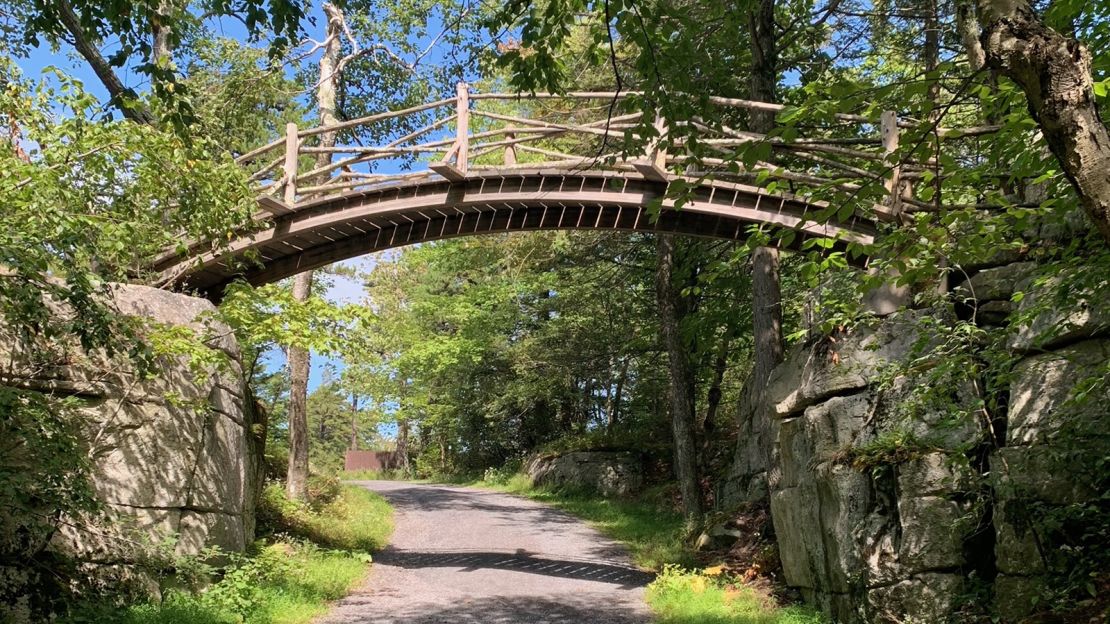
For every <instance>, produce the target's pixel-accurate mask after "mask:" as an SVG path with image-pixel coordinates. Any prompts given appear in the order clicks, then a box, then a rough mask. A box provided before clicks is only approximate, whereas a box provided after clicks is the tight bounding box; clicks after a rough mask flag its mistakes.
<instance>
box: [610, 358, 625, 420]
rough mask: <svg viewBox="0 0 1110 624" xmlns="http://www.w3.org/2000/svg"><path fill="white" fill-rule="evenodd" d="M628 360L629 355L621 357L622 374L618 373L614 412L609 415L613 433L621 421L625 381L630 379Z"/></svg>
mask: <svg viewBox="0 0 1110 624" xmlns="http://www.w3.org/2000/svg"><path fill="white" fill-rule="evenodd" d="M628 362H629V358H627V357H625V358H622V359H621V371H620V374H619V375H617V390H616V392H615V393H614V394H615V396H614V397H613V412H612V414H610V416H609V432H610V433H612V431H613V429H614V428H615V427H616V426H617V423H618V422H619V421H620V414H621V400H622V399H623V396H624V383H625V381H627V380H628Z"/></svg>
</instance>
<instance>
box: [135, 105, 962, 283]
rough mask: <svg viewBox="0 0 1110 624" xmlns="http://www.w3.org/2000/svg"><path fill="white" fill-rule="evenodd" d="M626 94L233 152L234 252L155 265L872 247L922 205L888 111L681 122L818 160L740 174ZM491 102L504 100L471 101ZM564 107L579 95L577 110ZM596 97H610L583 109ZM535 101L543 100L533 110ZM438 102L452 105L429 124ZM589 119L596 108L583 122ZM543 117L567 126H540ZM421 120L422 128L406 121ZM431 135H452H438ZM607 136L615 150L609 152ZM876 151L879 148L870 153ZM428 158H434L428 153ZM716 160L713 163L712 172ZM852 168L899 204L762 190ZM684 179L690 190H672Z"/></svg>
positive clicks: (260, 277)
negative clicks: (780, 131) (451, 241)
mask: <svg viewBox="0 0 1110 624" xmlns="http://www.w3.org/2000/svg"><path fill="white" fill-rule="evenodd" d="M620 97H621V95H618V94H612V93H571V94H565V95H560V96H551V95H539V96H529V97H525V98H521V97H520V96H516V95H504V94H471V93H470V92H469V90H468V88H467V87H466V85H460V86H459V89H458V93H457V96H456V97H455V98H451V99H445V100H440V101H437V102H432V103H429V104H424V105H421V106H415V107H412V108H409V109H405V110H401V111H395V112H389V113H383V114H380V115H374V116H371V117H366V118H362V119H355V120H351V121H346V122H343V123H340V124H336V125H332V126H327V127H320V128H312V129H308V130H298V129H297V128H296V126H293V125H291V126H290V127H289V128H288V129H287V132H286V136H285V137H284V138H282V139H279V140H277V141H274V142H273V143H270V144H269V145H266V146H263V147H261V148H259V149H256V150H253V151H252V152H250V153H248V154H244V155H242V156H240V157H239V158H238V159H237V160H238V162H239V163H241V164H242V165H243V166H245V167H248V168H249V171H251V172H252V173H251V180H252V181H253V182H257V183H259V186H258V187H257V190H258V192H259V193H260V195H259V207H260V209H261V210H260V212H259V213H258V215H257V219H256V222H255V223H254V224H253V225H252V226H250V227H248V228H245V229H244V231H242V232H241V233H240V234H239V235H237V236H235V237H233V238H232V240H231V241H230V242H229V243H227V244H226V245H224V246H221V247H218V248H212V246H211V245H207V246H206V245H204V244H203V243H200V242H197V243H194V244H192V245H190V246H189V247H188V250H187V251H186V252H185V253H178V252H172V253H169V252H168V253H167V254H165V255H164V256H162V257H161V258H158V259H157V260H156V261H155V262H154V263H153V266H152V267H151V268H152V269H153V270H154V271H155V272H156V273H157V274H158V275H159V276H160V277H159V280H158V281H159V283H161V284H163V285H174V286H179V287H184V288H188V289H193V290H199V291H201V292H203V293H205V294H206V295H207V296H209V297H212V298H219V297H220V296H221V295H222V292H223V288H224V286H226V285H227V284H228V283H229V282H231V281H232V280H235V279H246V280H247V281H249V282H251V283H254V284H262V283H267V282H272V281H275V280H278V279H281V278H284V277H288V276H291V275H294V274H296V273H299V272H301V271H305V270H309V269H314V268H317V267H320V266H324V265H327V264H330V263H333V262H336V261H340V260H344V259H347V258H352V257H355V256H359V255H363V254H366V253H370V252H374V251H380V250H384V249H389V248H393V247H399V246H403V245H409V244H413V243H420V242H427V241H433V240H439V239H444V238H451V237H456V236H466V235H474V234H481V233H489V232H512V231H528V230H552V229H608V230H623V231H633V232H674V233H680V234H687V235H693V236H703V237H712V238H720V239H728V240H743V239H745V238H747V236H748V235H749V229H750V227H751V226H753V225H757V226H759V225H767V226H773V227H775V228H777V229H778V230H779V231H780V232H787V233H789V234H788V235H787V236H785V237H783V238H782V239H781V240H782V241H783V243H784V244H785V245H787V246H799V245H803V244H804V242H805V241H806V240H809V239H812V238H821V239H828V240H830V241H831V244H829V245H826V247H830V248H841V249H843V248H845V247H847V246H849V245H852V244H860V245H863V246H866V245H869V244H870V243H871V242H872V241H873V239H874V237H875V236H876V234H877V233H878V231H879V222H880V221H884V220H885V221H893V220H896V219H898V218H899V213H900V212H902V210H903V209H905V207H907V206H908V207H909V209H910V210H912V209H913V208H914V206H913V204H912V202H913V201H914V200H913V199H912V195H910V194H909V193H907V192H906V187H907V186H908V184H909V182H908V180H911V179H913V177H914V175H915V172H914V171H913V170H912V165H911V166H910V167H906V166H905V163H895V164H893V165H892V164H891V163H890V160H891V159H890V158H889V155H890V154H893V153H894V152H895V150H896V149H897V136H898V128H899V126H900V125H903V126H904V125H906V124H905V123H901V124H900V122H899V121H898V119H897V118H896V117H894V116H893V115H884V116H883V119H882V123H881V124H875V125H874V127H880V126H881V130H882V135H881V136H879V137H856V138H850V139H847V140H846V139H844V138H839V139H812V140H810V139H802V140H794V141H792V142H789V143H788V142H783V141H781V140H777V139H773V138H768V137H764V136H761V135H754V134H751V133H747V132H741V131H737V130H733V129H731V128H728V127H727V126H722V125H720V124H718V125H717V126H715V127H710V126H707V125H703V124H701V123H700V122H699V121H698V120H693V121H690V122H687V129H691V128H693V129H695V130H698V131H699V132H700V134H699V135H698V141H699V142H700V143H702V144H706V145H709V146H711V147H712V148H714V149H717V150H718V151H720V152H721V153H722V156H728V155H729V154H730V153H732V154H734V153H735V150H736V149H737V148H739V147H741V146H743V145H745V144H750V143H753V142H767V143H771V144H772V146H773V148H774V153H775V154H780V153H781V154H784V155H785V156H786V157H787V159H789V160H790V161H791V162H793V163H798V162H802V163H809V164H810V166H809V167H807V168H806V169H807V170H804V171H798V170H797V168H794V169H785V168H784V167H783V166H781V165H779V164H774V163H770V162H757V163H756V164H755V166H750V167H748V168H747V169H746V170H744V171H740V172H736V171H735V167H734V166H733V167H731V168H730V169H725V168H724V166H725V165H728V164H729V163H730V162H734V161H735V160H736V159H735V158H733V159H732V160H731V161H730V160H729V159H727V158H720V159H715V158H705V157H701V158H698V159H697V161H696V163H694V162H693V161H692V160H691V159H688V158H685V157H675V156H671V155H668V153H667V150H666V149H665V148H664V147H662V146H664V145H669V146H670V149H671V150H675V151H677V150H676V148H679V149H681V147H682V142H683V141H684V140H688V139H683V138H677V139H669V138H668V137H669V136H670V135H671V129H669V128H668V127H667V125H665V124H663V123H662V122H660V121H658V120H651V123H647V124H645V123H643V122H642V115H641V114H640V113H637V112H631V113H620V114H613V112H612V107H611V106H609V105H608V104H611V103H612V102H614V101H619V98H620ZM483 100H485V101H488V102H490V103H491V104H493V105H494V106H495V107H497V108H495V110H492V111H489V110H483V109H482V108H481V107H479V106H476V104H478V103H481V102H482V101H483ZM567 102H571V103H573V104H572V105H571V106H570V107H569V108H567V104H566V103H567ZM590 102H593V103H595V104H597V103H598V102H602V103H606V105H597V106H593V107H590V106H587V105H585V103H590ZM537 103H540V104H543V105H546V107H547V109H548V110H546V111H544V113H543V114H542V115H541V114H536V113H537V112H538V111H537V109H538V108H540V106H538V105H537ZM715 103H716V104H718V105H720V106H722V107H725V108H727V107H732V108H742V109H764V110H766V109H781V107H780V106H778V105H773V104H765V103H760V102H750V101H745V100H733V99H727V98H716V101H715ZM560 104H561V105H562V106H563V110H561V111H560V110H556V111H554V113H553V111H552V110H551V108H553V107H554V108H558V107H559V105H560ZM509 107H515V108H513V109H512V112H514V113H515V114H508V113H506V112H504V111H505V110H506V109H507V108H509ZM521 108H524V109H526V110H525V111H524V112H521ZM442 109H448V111H449V112H450V111H451V109H454V110H453V112H451V114H448V115H447V116H445V117H440V118H435V117H436V111H439V110H442ZM618 112H619V111H618ZM591 113H592V114H593V115H595V116H597V115H602V116H601V118H600V119H593V120H592V121H582V120H581V117H582V116H583V115H589V114H591ZM541 116H546V117H548V118H550V117H552V116H555V117H557V118H558V119H559V121H556V122H553V121H545V120H540V119H539V118H540V117H541ZM472 117H473V118H474V120H473V121H472V120H471V118H472ZM841 117H843V118H844V119H843V121H846V122H849V123H856V124H859V125H860V126H861V127H862V128H864V129H865V130H866V129H869V128H871V127H872V124H870V122H868V121H867V120H866V119H863V118H856V117H854V116H850V115H842V116H841ZM429 119H430V120H431V121H430V122H429ZM382 123H390V124H393V125H392V126H391V129H392V131H393V133H394V134H398V133H403V132H406V131H407V133H406V134H403V136H400V137H399V138H396V139H394V140H393V141H391V142H389V143H388V144H386V145H383V146H380V147H365V146H361V145H360V146H337V145H336V144H335V143H336V141H335V137H336V136H348V135H350V136H355V137H358V136H359V135H358V134H357V133H358V132H359V131H360V130H366V129H373V128H375V127H376V126H375V124H382ZM406 124H407V125H406ZM417 124H424V125H423V126H422V127H419V128H416V129H412V130H408V129H409V128H412V127H413V126H414V125H417ZM452 125H453V126H454V129H453V132H452V131H451V126H452ZM398 128H399V129H398ZM646 129H651V130H646ZM344 133H346V134H344ZM436 133H439V134H443V133H450V136H447V137H446V138H436V137H435V134H436ZM638 133H640V134H638ZM379 134H380V132H379ZM961 136H962V135H961ZM429 137H431V138H429ZM417 141H422V142H417ZM630 142H632V143H635V142H638V143H637V144H638V145H639V146H640V147H641V150H640V153H642V154H643V156H641V157H638V158H630V157H628V156H627V153H628V152H629V150H628V149H627V146H628V145H629V143H630ZM610 145H616V146H618V147H620V148H621V149H618V150H615V151H614V150H610V151H608V152H607V151H606V148H607V147H608V146H610ZM848 145H850V146H851V147H847V146H848ZM869 146H871V147H873V148H874V149H873V150H872V151H868V150H867V147H869ZM571 150H574V151H573V153H571ZM275 153H276V154H277V156H276V158H275V157H274V156H273V155H274V154H275ZM583 153H588V154H590V155H588V156H583V155H581V154H583ZM575 154H578V155H575ZM336 155H346V156H345V157H342V158H339V159H336V158H335V156H336ZM428 155H431V156H432V158H436V160H420V158H421V157H424V158H425V159H427V157H428ZM437 157H438V158H437ZM268 159H270V160H268ZM402 160H403V161H404V162H403V163H402V164H403V165H405V166H407V167H409V168H410V169H413V168H415V169H417V170H415V171H412V170H410V171H404V172H401V173H381V172H380V171H375V170H374V169H373V167H374V166H375V165H378V166H380V165H382V164H386V165H392V166H393V168H397V163H398V161H402ZM523 160H528V162H520V161H523ZM306 163H312V164H313V165H314V166H312V167H308V166H307V164H306ZM715 166H716V167H718V169H719V170H716V171H714V170H712V169H713V167H715ZM695 167H700V169H695ZM868 167H869V168H868ZM420 169H423V170H420ZM676 171H682V172H683V174H682V175H678V174H676V173H674V172H676ZM829 172H833V173H835V174H836V177H835V179H834V178H832V177H829ZM918 173H919V171H918ZM846 174H850V175H846ZM846 178H854V179H858V180H862V183H863V184H867V183H877V184H883V185H885V187H886V189H887V191H888V193H889V197H890V201H888V202H886V203H885V204H883V205H877V206H868V207H867V209H866V210H853V211H851V213H850V214H848V215H843V214H841V215H836V214H835V213H837V212H841V213H843V211H838V210H835V209H832V210H830V207H829V206H828V205H826V204H824V203H822V202H818V201H812V200H807V199H806V198H805V197H804V196H802V195H800V194H794V193H789V192H784V191H782V190H779V189H777V188H767V182H768V181H776V182H778V183H790V184H798V185H802V186H803V187H806V186H808V187H810V188H812V187H813V186H835V187H836V188H837V189H839V190H842V191H845V192H852V191H853V189H859V188H861V187H862V184H860V183H857V182H852V181H846ZM753 182H755V183H762V184H763V186H759V185H756V184H753ZM676 187H681V192H679V193H677V194H676V193H675V192H674V191H675V190H676ZM669 191H670V192H669ZM279 192H280V196H279V195H278V193H279ZM676 195H677V196H678V197H680V198H681V199H678V200H676V199H675V197H676ZM838 216H839V218H838ZM857 261H862V258H857Z"/></svg>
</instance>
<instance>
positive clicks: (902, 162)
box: [236, 83, 997, 222]
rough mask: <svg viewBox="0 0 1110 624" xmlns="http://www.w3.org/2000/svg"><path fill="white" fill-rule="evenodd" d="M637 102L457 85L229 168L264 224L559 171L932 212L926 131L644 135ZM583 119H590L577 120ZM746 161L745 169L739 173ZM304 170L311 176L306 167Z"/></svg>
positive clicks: (623, 96)
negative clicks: (322, 208) (344, 203)
mask: <svg viewBox="0 0 1110 624" xmlns="http://www.w3.org/2000/svg"><path fill="white" fill-rule="evenodd" d="M640 95H642V94H641V93H638V92H621V93H610V92H571V93H565V94H548V93H540V94H532V95H520V94H508V93H472V92H471V90H470V87H469V86H468V85H467V84H465V83H459V84H458V86H457V89H456V94H455V97H454V98H450V99H442V100H437V101H434V102H429V103H426V104H420V105H416V106H411V107H408V108H405V109H402V110H396V111H389V112H384V113H379V114H375V115H370V116H366V117H361V118H358V119H352V120H349V121H344V122H342V123H338V124H332V125H330V126H322V127H317V128H308V129H298V128H297V126H296V124H289V125H288V126H287V128H286V133H285V136H284V137H282V138H280V139H277V140H275V141H273V142H271V143H268V144H266V145H264V146H262V147H259V148H257V149H254V150H251V151H250V152H247V153H246V154H243V155H242V156H240V157H238V158H237V159H236V162H237V163H239V164H240V165H242V166H244V167H246V168H247V169H248V171H249V172H250V175H249V180H250V182H251V183H254V184H255V185H256V186H255V187H254V188H255V190H256V191H257V192H258V193H259V194H260V200H259V205H260V206H261V207H262V208H263V210H264V211H265V212H268V213H270V214H271V215H278V214H286V213H288V212H290V211H293V210H296V209H297V205H298V203H299V202H303V201H304V200H306V199H308V198H312V199H313V200H316V199H319V198H320V197H326V196H327V195H329V194H338V193H351V192H358V191H363V190H370V189H373V188H376V187H380V186H382V185H387V184H391V183H396V182H399V181H407V180H411V179H413V178H424V177H430V178H431V177H440V178H444V179H447V180H450V181H460V180H464V179H466V176H467V174H468V172H471V171H488V170H489V169H506V170H512V169H520V168H526V167H528V168H535V167H547V168H554V167H561V168H567V169H583V168H589V169H608V170H618V171H627V172H629V174H630V175H639V176H642V177H644V178H647V179H651V180H658V181H667V180H669V179H671V178H673V177H677V176H679V175H682V176H686V177H695V178H700V177H709V178H714V179H723V180H740V181H744V182H747V183H752V182H755V183H757V184H760V183H765V182H767V181H781V182H782V183H785V184H787V185H789V186H791V190H792V191H794V192H796V193H797V192H799V189H798V188H796V187H797V186H802V187H822V188H825V189H832V190H834V191H838V192H843V193H849V194H853V195H856V194H858V193H860V192H861V191H862V190H863V189H865V188H867V187H869V186H870V185H881V188H882V189H885V190H884V191H883V194H885V197H886V199H885V200H883V201H882V202H881V203H880V204H879V205H878V206H875V207H874V208H873V210H874V213H875V214H874V216H877V217H878V218H880V219H883V220H888V221H895V222H897V221H900V220H903V219H904V218H905V213H906V212H908V211H916V210H923V209H927V208H928V207H929V206H930V205H931V204H930V203H928V202H924V201H922V200H920V199H916V198H914V196H913V188H912V182H913V180H919V179H921V178H923V177H925V176H926V175H928V176H930V177H932V176H939V175H942V172H941V171H940V166H939V164H938V163H937V158H936V157H935V156H933V157H930V158H927V159H926V160H925V161H923V162H922V161H914V160H910V159H909V158H907V157H906V156H905V155H902V153H901V152H902V151H901V150H900V148H901V147H903V144H902V141H901V139H902V135H903V133H904V132H905V131H906V130H911V131H915V130H920V129H922V128H925V124H923V123H919V122H914V121H909V120H905V119H901V118H899V116H898V115H897V114H896V113H895V112H893V111H887V112H884V113H882V115H881V116H880V118H879V119H878V120H875V119H871V118H868V117H866V116H863V115H855V114H846V113H837V114H834V115H832V116H831V118H832V119H833V120H835V122H837V124H838V125H835V126H828V127H824V128H819V129H812V128H811V129H808V130H807V133H813V134H817V135H818V136H791V137H790V138H789V139H786V138H784V136H785V135H781V136H776V135H774V134H772V135H770V136H768V135H763V134H758V133H754V132H748V131H743V130H737V129H734V128H731V127H729V126H727V125H724V124H721V123H719V122H718V123H714V122H708V121H706V120H704V119H701V118H694V119H688V120H674V119H663V118H662V117H661V116H659V115H656V116H655V118H654V119H652V120H651V123H650V124H649V123H646V122H645V120H644V119H643V114H642V113H641V112H639V111H628V110H627V107H624V108H622V105H623V104H624V103H625V102H626V101H627V100H629V99H630V98H632V97H638V96H640ZM588 101H597V102H598V106H597V107H596V108H595V109H590V108H589V107H583V106H581V105H580V104H579V103H580V102H588ZM708 101H709V102H710V103H711V104H712V105H714V106H717V107H720V108H721V109H722V112H724V111H727V110H741V111H771V112H776V113H778V112H783V111H785V110H787V107H786V106H784V105H781V104H770V103H766V102H755V101H751V100H744V99H737V98H725V97H716V96H713V97H710V98H708ZM560 103H562V104H564V106H563V108H562V109H558V110H552V111H548V112H547V113H544V114H540V111H539V110H538V109H540V108H544V107H548V108H550V107H551V106H552V105H554V107H555V108H558V105H559V104H560ZM566 103H574V105H573V106H566ZM602 104H604V106H602ZM614 110H615V112H614ZM591 112H593V113H595V115H596V118H593V119H589V120H586V121H582V120H581V119H580V118H581V117H582V116H583V115H586V114H588V113H591ZM383 123H393V124H395V125H396V126H399V129H397V128H394V132H395V133H400V134H402V136H399V137H397V138H395V139H393V140H391V141H389V142H387V143H384V144H382V145H376V146H375V145H371V146H366V145H337V146H335V147H319V146H317V145H314V144H313V143H314V139H313V137H316V136H317V135H320V134H323V133H325V132H331V131H357V130H365V131H368V132H369V131H372V130H373V129H374V128H375V127H376V125H377V124H383ZM413 126H419V127H415V128H413ZM452 126H453V133H451V130H452ZM410 128H412V129H410ZM406 130H407V131H406ZM795 130H796V129H795ZM929 130H930V132H929V134H930V136H932V137H936V138H938V139H941V140H954V139H960V138H965V137H978V136H981V135H984V134H989V133H991V132H993V131H995V130H997V128H996V127H993V126H979V127H972V128H929ZM821 134H825V135H828V136H820V135H821ZM355 136H358V134H357V133H356V135H355ZM754 145H767V146H769V150H770V154H771V157H770V159H769V160H768V159H765V158H760V159H754V160H753V159H750V158H744V157H743V154H742V151H743V150H745V149H748V148H750V147H752V146H754ZM668 146H671V147H673V148H675V153H673V154H669V153H668V150H667V147H668ZM695 146H701V147H702V148H703V149H702V150H701V152H702V155H697V154H696V150H695V149H694V147H695ZM707 153H709V154H713V155H712V156H707V155H705V154H707ZM764 153H766V152H764ZM319 154H329V155H332V158H331V161H330V162H329V163H328V164H325V165H323V166H308V165H309V159H306V158H302V156H308V155H313V156H315V155H319ZM498 154H500V156H501V157H500V158H497V156H498ZM745 160H747V161H748V162H747V164H746V165H742V164H740V163H741V162H743V161H745ZM312 161H313V164H315V159H312ZM383 165H387V166H386V167H383ZM385 169H389V170H390V171H386V170H385ZM680 172H681V173H680ZM321 180H326V181H321ZM804 190H805V189H804V188H803V189H801V191H804ZM876 196H877V195H876Z"/></svg>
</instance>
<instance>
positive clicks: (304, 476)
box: [286, 3, 343, 500]
mask: <svg viewBox="0 0 1110 624" xmlns="http://www.w3.org/2000/svg"><path fill="white" fill-rule="evenodd" d="M324 14H325V15H327V18H328V26H327V35H326V38H325V42H326V45H325V46H324V54H323V56H321V57H320V77H319V83H318V85H317V87H316V102H317V106H319V117H320V123H321V124H322V125H331V124H334V123H337V122H338V121H339V117H338V115H337V114H336V93H337V92H338V86H339V72H338V71H337V70H338V64H339V53H340V48H341V45H342V35H343V14H342V13H341V12H340V11H339V9H337V8H336V7H335V6H334V5H332V4H330V3H329V4H324ZM335 139H336V133H335V132H325V133H323V134H321V135H320V145H321V146H322V147H332V146H334V145H335ZM330 161H331V155H330V154H320V155H319V156H318V157H317V159H316V166H317V167H321V166H323V165H326V164H328V163H329V162H330ZM311 292H312V271H305V272H304V273H301V274H299V275H297V276H296V277H295V278H294V280H293V299H294V300H295V301H297V302H303V301H306V300H307V299H308V297H309V295H310V294H311ZM311 365H312V361H311V355H310V354H309V352H308V350H307V349H304V348H302V347H299V346H291V347H290V348H289V379H290V390H289V470H288V472H287V473H286V492H287V493H288V495H289V498H291V499H293V500H300V499H302V498H303V497H304V495H305V483H306V482H307V480H308V435H307V432H308V414H307V412H306V410H307V404H308V375H309V372H310V370H311Z"/></svg>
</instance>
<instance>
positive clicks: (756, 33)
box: [749, 0, 782, 403]
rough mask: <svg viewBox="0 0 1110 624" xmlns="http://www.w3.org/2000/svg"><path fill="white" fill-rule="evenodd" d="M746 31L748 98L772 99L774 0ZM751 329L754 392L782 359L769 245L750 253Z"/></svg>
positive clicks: (775, 270)
mask: <svg viewBox="0 0 1110 624" xmlns="http://www.w3.org/2000/svg"><path fill="white" fill-rule="evenodd" d="M749 34H750V36H751V40H752V68H751V76H752V77H751V96H752V99H754V100H760V101H763V102H775V101H776V99H777V98H776V89H775V86H776V83H777V82H778V52H777V49H776V45H775V44H776V42H775V2H774V0H759V3H758V5H757V7H756V10H755V11H753V12H752V13H751V18H750V21H749ZM774 127H775V117H774V114H773V113H767V114H762V115H753V116H752V119H751V130H752V131H753V132H758V133H761V134H767V133H769V132H771V130H773V129H774ZM752 332H753V334H754V336H755V361H754V363H753V367H752V383H751V384H750V388H751V392H754V393H755V395H756V396H758V395H759V394H760V393H762V392H763V388H764V386H766V385H767V380H768V379H770V378H771V371H772V370H774V368H775V366H778V364H779V363H780V362H782V292H781V282H780V279H779V251H778V249H775V248H772V247H760V248H758V249H756V251H755V253H754V254H753V255H752ZM753 403H754V402H753Z"/></svg>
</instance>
